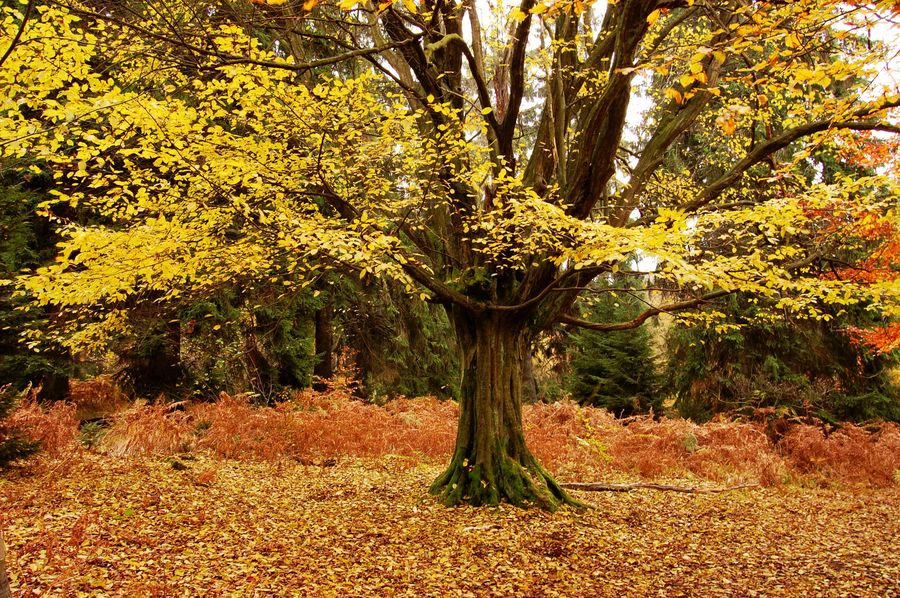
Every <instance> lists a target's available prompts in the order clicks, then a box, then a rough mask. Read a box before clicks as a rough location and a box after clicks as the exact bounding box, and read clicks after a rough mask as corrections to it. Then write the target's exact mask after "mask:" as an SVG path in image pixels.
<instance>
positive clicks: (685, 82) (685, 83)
mask: <svg viewBox="0 0 900 598" xmlns="http://www.w3.org/2000/svg"><path fill="white" fill-rule="evenodd" d="M694 80H695V79H694V77H693V76H692V75H688V74H687V73H685V74H684V75H682V76H681V77H679V78H678V82H679V83H681V86H682V87H684V88H685V89H687V88H688V87H690V86H691V84H692V83H693V82H694Z"/></svg>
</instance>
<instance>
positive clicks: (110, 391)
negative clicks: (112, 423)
mask: <svg viewBox="0 0 900 598" xmlns="http://www.w3.org/2000/svg"><path fill="white" fill-rule="evenodd" d="M69 401H70V402H71V403H73V404H74V405H75V407H76V409H77V415H78V419H79V420H80V421H84V420H88V419H94V418H97V417H105V416H107V415H110V414H112V413H116V412H117V411H120V410H122V409H124V408H125V407H126V406H127V405H128V397H127V396H126V394H125V393H124V392H123V391H122V389H121V388H119V385H118V384H116V382H115V381H114V380H113V378H112V376H97V377H96V378H91V379H90V380H71V381H70V382H69Z"/></svg>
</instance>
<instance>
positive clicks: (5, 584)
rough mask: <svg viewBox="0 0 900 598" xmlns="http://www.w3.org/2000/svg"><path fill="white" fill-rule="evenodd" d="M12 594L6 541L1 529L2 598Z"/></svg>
mask: <svg viewBox="0 0 900 598" xmlns="http://www.w3.org/2000/svg"><path fill="white" fill-rule="evenodd" d="M11 596H12V590H11V589H10V587H9V575H7V573H6V542H4V540H3V532H2V531H0V598H11Z"/></svg>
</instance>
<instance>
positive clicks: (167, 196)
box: [0, 0, 900, 508]
mask: <svg viewBox="0 0 900 598" xmlns="http://www.w3.org/2000/svg"><path fill="white" fill-rule="evenodd" d="M141 7H142V8H141V10H132V11H131V12H130V13H128V14H125V15H124V16H119V15H118V14H108V13H104V12H102V11H100V12H96V11H94V10H92V9H91V8H90V7H85V6H81V5H74V6H72V7H70V9H67V11H66V10H64V11H62V12H56V11H45V12H44V13H43V16H42V19H41V21H40V22H39V23H37V22H36V23H35V24H34V25H33V26H32V27H30V28H29V29H28V30H27V31H26V33H25V36H24V37H23V39H24V41H23V43H22V44H20V45H19V46H18V47H17V48H16V49H15V51H14V52H13V53H12V55H11V57H10V59H9V60H8V61H7V63H5V64H4V66H3V70H2V72H0V77H2V81H3V83H4V85H5V90H6V91H5V92H4V96H3V102H2V104H0V130H3V131H5V134H4V139H3V140H2V141H0V144H2V147H3V151H4V153H5V154H7V155H31V154H38V155H41V156H46V159H47V160H48V161H50V162H52V163H53V164H54V165H55V167H56V169H57V172H58V176H59V177H60V181H61V182H62V184H63V189H62V190H61V194H60V195H59V196H58V197H57V198H56V199H55V200H54V202H53V203H56V204H62V205H79V206H87V207H90V208H92V209H93V210H95V211H96V212H97V213H99V214H102V215H103V216H104V218H105V221H104V222H103V223H102V224H99V225H93V226H85V225H83V224H78V223H74V222H64V223H63V224H65V227H64V231H65V233H66V239H65V243H64V246H63V247H62V250H61V254H60V256H59V258H58V261H57V262H56V263H55V264H53V265H52V266H50V267H46V268H43V269H39V270H38V271H36V272H35V273H34V275H32V276H30V277H26V278H24V279H23V281H22V284H23V287H24V288H25V289H27V290H28V291H29V292H31V293H33V294H34V295H35V296H36V298H37V299H36V300H37V301H38V302H39V303H43V304H53V305H55V306H59V307H62V308H65V310H66V311H67V313H70V314H72V315H73V317H75V314H79V317H81V318H82V321H81V322H79V326H77V327H72V326H71V325H70V327H69V328H68V329H66V328H65V327H64V328H62V329H58V330H55V331H51V332H52V335H51V337H50V338H49V339H48V340H52V336H53V335H55V336H56V337H58V338H59V339H60V340H62V341H64V342H66V343H68V344H69V345H75V346H79V345H81V346H83V345H92V344H93V345H98V344H101V343H102V342H103V341H104V340H105V338H106V336H107V335H108V334H109V333H110V332H114V333H120V332H121V329H122V328H123V327H125V326H127V321H126V320H127V318H125V317H124V314H125V313H126V312H127V310H128V309H129V307H128V305H129V304H128V301H129V299H130V298H133V297H136V296H137V297H150V296H152V297H154V299H153V300H159V301H172V300H176V299H177V298H178V296H179V295H180V294H182V293H185V292H188V291H189V292H191V293H203V292H208V290H209V289H213V288H216V287H218V286H221V285H226V284H229V283H230V282H231V281H232V280H233V279H235V278H236V277H238V276H239V277H241V278H242V279H245V280H246V279H250V280H257V281H270V282H274V283H279V282H281V283H284V284H286V285H288V286H296V287H299V288H303V287H304V286H308V285H309V284H312V281H313V280H314V279H315V277H316V276H317V275H318V273H319V272H321V271H322V270H325V269H335V270H338V271H341V272H343V273H344V274H345V275H353V276H359V277H366V276H370V275H377V276H383V277H388V278H391V279H393V280H395V281H396V282H397V284H400V285H401V286H403V287H405V288H406V290H407V291H408V292H410V293H414V294H416V295H417V296H419V297H420V298H421V299H422V300H426V301H430V302H434V303H438V304H440V305H442V306H444V308H445V309H446V312H447V314H448V317H449V320H450V321H451V322H452V325H453V328H454V330H455V333H456V343H457V345H458V346H459V348H460V355H461V357H460V368H461V371H462V384H461V390H460V420H459V431H458V437H457V446H456V449H455V451H454V455H453V458H452V459H451V464H450V466H449V467H448V469H447V471H446V472H445V473H444V474H443V475H442V476H440V477H439V479H438V480H437V481H436V482H435V484H434V485H433V487H432V491H433V492H435V493H436V494H439V495H440V496H441V499H442V500H443V501H444V502H445V503H448V504H454V503H458V502H461V501H469V502H471V503H473V504H484V503H488V504H494V503H496V502H498V501H499V500H500V499H506V500H509V501H511V502H513V503H515V504H533V503H536V504H540V505H542V506H545V507H548V508H553V507H555V506H557V505H558V504H560V502H565V501H567V500H568V497H567V496H566V494H565V493H564V492H563V490H562V489H561V488H560V487H559V486H558V485H557V484H556V483H555V482H554V481H553V479H552V477H551V476H550V475H549V474H548V473H547V472H546V471H545V470H544V469H543V468H542V467H541V466H540V464H538V463H537V461H536V460H535V459H534V457H533V456H532V455H531V453H530V451H529V450H528V448H527V446H526V445H525V441H524V435H523V433H522V422H521V402H522V396H523V382H522V380H523V369H524V368H525V365H526V364H527V363H528V360H529V358H530V351H531V346H532V339H533V338H534V335H535V334H536V333H538V332H539V331H541V330H544V329H546V328H547V327H549V326H551V325H553V324H554V323H556V322H564V323H568V324H571V325H579V326H583V327H586V328H589V329H594V330H598V331H615V330H623V329H629V328H633V327H637V326H639V325H641V324H642V323H643V322H645V321H646V320H647V319H648V318H650V317H652V316H654V315H656V314H659V313H662V312H664V311H667V312H672V311H680V310H685V309H691V308H695V307H698V306H702V305H705V304H708V303H709V302H710V301H713V300H716V299H718V298H721V297H723V296H725V295H727V294H730V293H732V292H735V291H742V292H745V293H750V294H754V295H759V296H762V297H765V298H768V299H770V300H772V302H773V306H774V307H775V308H777V309H780V310H789V311H792V312H794V313H798V314H800V313H802V314H803V315H804V316H805V317H812V318H818V317H823V318H824V317H825V316H827V315H828V314H827V313H826V311H824V310H823V305H825V304H828V303H832V304H834V303H858V302H860V301H865V302H867V305H868V306H870V307H871V308H872V309H874V310H881V311H883V312H885V313H888V314H890V313H892V312H893V311H896V304H897V301H896V299H897V289H896V287H895V286H891V285H890V284H886V283H874V284H866V285H862V284H854V282H853V281H848V280H844V279H841V280H837V279H827V278H823V277H822V276H821V275H820V270H819V268H818V266H819V265H820V264H821V263H822V261H823V260H827V259H829V258H830V257H831V256H833V255H835V254H839V253H840V250H841V248H842V243H843V237H842V235H841V234H839V233H838V232H837V231H834V232H833V233H831V234H817V231H820V230H825V229H827V226H828V218H827V217H826V216H825V215H826V214H833V213H836V212H841V213H846V214H850V215H853V214H859V213H861V212H863V211H864V212H869V213H872V212H875V213H881V212H883V211H884V209H885V208H884V207H885V205H886V204H888V203H890V198H892V197H896V188H895V187H892V186H891V183H890V182H889V181H882V180H880V179H877V177H875V178H873V177H846V178H843V177H842V178H841V179H840V180H836V181H817V182H814V183H813V184H811V185H807V186H804V187H801V186H800V185H796V184H791V181H794V180H796V176H797V175H796V172H797V169H798V168H799V165H798V163H797V159H799V158H797V159H793V160H790V161H782V160H780V159H779V158H778V153H779V152H781V151H782V150H785V149H786V148H790V151H789V155H791V156H795V157H800V156H803V155H805V154H808V153H809V152H811V151H813V150H814V149H815V148H819V147H821V146H822V145H823V144H829V143H833V142H834V139H836V138H840V137H841V135H842V134H843V132H846V131H856V130H864V131H871V130H882V131H889V132H895V131H896V130H897V128H896V127H895V126H894V125H893V124H891V123H890V122H889V121H888V120H886V110H887V109H889V108H891V107H894V106H897V105H898V104H900V96H898V95H897V94H896V90H885V93H884V94H881V95H878V96H877V97H873V96H863V95H862V93H861V92H862V90H861V89H860V90H859V92H860V93H850V94H848V93H847V89H846V86H847V85H854V83H853V81H856V80H871V79H872V78H873V77H874V75H875V71H874V69H875V68H877V65H880V64H882V63H883V62H884V60H886V58H885V54H884V51H885V49H884V47H883V46H882V45H880V44H879V43H877V42H876V41H874V40H873V41H871V43H869V40H866V43H865V44H859V43H858V42H857V41H854V40H855V39H857V38H854V37H853V35H851V34H850V33H847V32H858V31H862V30H865V29H866V28H867V27H869V25H870V23H871V22H872V21H873V20H878V19H879V18H880V17H879V11H884V10H888V9H890V8H893V5H892V4H891V3H886V2H882V3H867V4H865V5H853V6H851V5H847V4H845V3H841V2H837V1H832V0H817V1H812V0H803V1H800V2H792V3H777V2H750V3H744V2H733V3H732V2H726V3H720V2H716V3H704V2H695V1H691V0H684V1H679V0H620V1H619V2H615V3H596V4H590V3H583V2H580V1H572V2H568V1H565V2H563V1H561V2H549V1H545V2H536V1H535V0H522V2H521V3H519V4H512V5H509V6H506V5H504V7H503V9H502V10H501V11H500V13H499V14H501V15H504V16H505V19H504V20H505V22H500V21H484V20H483V19H482V18H481V15H480V14H479V11H478V7H477V6H476V5H475V3H472V2H449V1H443V0H442V1H437V2H432V1H430V0H426V2H424V3H423V4H422V5H421V6H420V5H417V4H415V3H398V4H393V3H384V4H382V5H380V6H370V5H366V4H363V5H358V6H357V5H356V4H351V3H349V2H342V3H340V4H339V5H338V6H334V5H330V4H327V3H317V2H315V1H314V0H313V1H310V2H306V3H305V4H303V6H302V10H301V9H298V8H297V6H296V5H293V4H286V5H284V7H283V8H282V7H278V6H276V7H259V9H258V10H257V9H252V10H250V22H249V23H248V22H240V21H241V20H242V19H243V18H244V17H243V16H241V17H240V18H238V17H237V16H234V15H233V11H232V12H229V11H228V10H225V9H224V8H223V7H220V6H219V5H217V4H216V5H204V6H202V7H200V6H199V5H196V4H192V3H184V4H182V3H172V4H169V3H162V4H153V3H146V4H142V5H141ZM198 8H202V9H198ZM310 10H312V12H311V13H310V14H309V15H307V12H306V11H310ZM241 14H242V15H243V14H244V12H243V11H242V12H241ZM76 15H77V17H76ZM78 19H82V20H80V21H79V20H78ZM325 23H328V25H327V26H325V25H324V24H325ZM15 24H16V17H15V15H12V18H11V19H8V20H7V22H6V25H4V27H5V30H6V31H7V39H8V38H9V37H11V36H12V35H13V31H14V30H15ZM315 24H322V26H321V27H320V26H318V25H315ZM313 25H315V26H313ZM260 30H263V31H266V32H267V36H260V35H259V34H258V32H259V31H260ZM289 35H296V36H300V37H303V36H306V37H317V38H318V39H319V40H320V42H321V43H322V44H323V47H325V48H327V51H324V50H323V53H322V54H321V56H323V57H322V58H314V59H310V60H307V61H306V62H300V61H298V60H297V59H296V58H295V57H288V56H286V55H285V52H283V51H282V49H283V47H284V45H283V44H285V43H287V41H286V40H287V37H288V36H289ZM467 39H469V40H471V41H470V42H467V41H466V40H467ZM823 39H825V40H830V39H835V40H839V41H841V44H842V45H841V47H837V48H835V47H832V46H831V45H829V44H827V43H826V44H824V45H823V43H822V40H823ZM260 40H262V41H260ZM98 48H103V53H102V54H100V53H99V52H98ZM819 48H822V52H824V54H825V55H827V56H828V58H827V59H821V58H820V55H821V52H820V53H816V52H812V51H811V50H812V49H819ZM113 50H115V51H113ZM850 50H853V51H854V53H855V55H856V56H858V57H854V55H853V54H851V52H850ZM857 51H858V52H857ZM835 52H840V56H841V58H840V60H832V59H831V56H832V54H834V53H835ZM47 56H60V57H62V61H63V63H64V64H65V65H66V68H64V69H60V68H59V67H58V66H57V63H56V62H52V61H48V60H47V59H46V57H47ZM111 56H115V57H116V59H115V62H112V61H111V59H110V57H111ZM738 57H739V60H738V59H737V58H738ZM338 64H341V66H340V67H337V66H335V65H338ZM873 65H874V66H873ZM326 71H328V73H327V76H326V75H325V74H324V73H325V72H326ZM649 72H655V73H659V74H663V73H668V74H671V75H673V76H677V82H676V83H675V84H674V85H672V86H670V87H667V88H665V89H664V90H663V91H662V93H661V94H658V95H656V96H652V100H653V101H654V102H655V104H656V107H657V108H656V109H655V110H654V112H653V114H654V117H653V119H652V122H653V125H652V130H651V132H650V133H649V134H648V135H647V136H646V137H645V139H644V140H643V141H642V142H641V143H640V144H639V145H640V147H637V148H634V147H632V146H629V147H622V143H621V142H622V135H623V131H624V129H625V127H626V123H627V116H628V113H629V102H630V100H631V98H632V96H633V95H634V94H635V93H636V80H637V78H638V77H639V76H641V75H642V74H643V73H649ZM313 74H315V75H318V76H311V75H313ZM356 75H358V76H356ZM838 83H841V86H840V87H841V88H840V89H838V88H837V86H838ZM530 94H533V95H530ZM761 96H762V97H771V98H777V101H772V100H770V101H764V100H763V99H762V98H761ZM535 104H536V105H537V106H539V109H538V110H537V112H538V113H539V116H537V115H534V116H535V117H534V118H532V115H531V114H530V113H528V112H527V111H523V106H526V105H535ZM698 119H707V120H708V119H712V121H713V122H716V123H719V127H718V133H716V135H717V138H718V139H721V140H723V141H724V143H723V146H725V147H727V148H728V152H727V153H723V154H722V155H721V156H719V157H718V160H719V162H720V163H719V165H718V167H717V169H716V170H714V171H710V174H709V175H708V176H707V177H705V178H704V179H702V180H699V181H698V180H691V178H690V177H686V176H682V174H683V173H678V172H672V171H671V170H670V169H668V168H666V166H665V165H664V162H665V156H666V154H667V152H668V150H669V148H671V147H672V145H673V143H674V142H675V141H676V140H677V139H678V138H679V137H680V136H681V135H682V134H684V133H685V131H687V129H688V128H689V127H690V126H691V125H692V124H693V123H694V122H697V121H698ZM749 123H759V124H758V125H753V126H751V125H750V124H749ZM708 130H709V131H713V130H714V129H712V128H709V129H708ZM768 181H775V182H776V183H778V184H763V185H761V183H767V182H768ZM781 182H785V183H784V184H780V183H781ZM876 187H877V188H878V189H880V190H883V189H887V190H888V194H887V195H885V194H884V193H881V192H879V193H878V194H873V193H871V192H869V191H868V190H869V189H873V188H876ZM635 252H641V253H642V254H643V255H646V256H652V257H653V258H654V260H655V262H656V263H657V264H658V267H657V268H655V269H654V270H653V271H652V272H651V271H648V272H644V273H641V275H643V276H646V277H651V276H652V277H653V278H654V280H655V281H656V283H657V284H662V283H665V285H666V286H667V288H672V289H673V292H674V293H675V294H676V295H677V297H675V298H673V300H672V302H670V303H667V304H665V305H658V306H654V307H652V308H648V309H647V310H645V311H643V312H642V313H641V314H639V315H637V316H636V317H634V318H631V319H630V320H627V321H619V322H606V323H595V322H590V321H586V320H580V319H577V318H574V317H572V316H570V315H567V314H570V313H572V307H573V305H574V304H575V302H576V301H577V300H578V298H579V296H580V295H581V294H582V293H583V291H584V290H585V289H586V288H588V287H589V284H590V282H591V281H592V280H594V279H595V278H596V277H598V276H603V275H607V274H609V273H614V272H617V271H620V270H622V269H623V266H624V264H625V263H626V260H627V259H628V257H629V256H631V255H634V254H635ZM701 313H707V314H708V313H710V312H701ZM70 322H71V321H70ZM32 340H34V341H36V340H38V339H37V338H33V339H32Z"/></svg>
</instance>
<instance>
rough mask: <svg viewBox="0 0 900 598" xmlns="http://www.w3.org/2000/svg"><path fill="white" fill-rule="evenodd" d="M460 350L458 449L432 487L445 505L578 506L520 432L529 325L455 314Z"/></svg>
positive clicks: (499, 318)
mask: <svg viewBox="0 0 900 598" xmlns="http://www.w3.org/2000/svg"><path fill="white" fill-rule="evenodd" d="M454 320H455V324H456V328H457V335H458V339H459V342H460V346H461V349H462V353H463V354H462V360H461V364H462V367H463V383H462V397H461V400H460V412H459V426H458V429H457V436H456V448H455V450H454V453H453V458H452V460H451V461H450V465H449V466H448V467H447V469H446V470H445V471H444V473H442V474H441V475H440V476H439V477H438V478H437V479H436V480H435V481H434V483H433V484H432V486H431V493H432V494H435V495H437V496H438V497H439V500H440V501H441V502H442V503H443V504H445V505H458V504H462V503H468V504H472V505H496V504H498V503H500V502H501V501H505V502H508V503H510V504H513V505H517V506H522V507H528V506H538V507H540V508H544V509H548V510H555V509H557V508H558V507H559V506H560V505H563V504H571V505H577V504H578V503H577V501H575V500H573V499H572V498H570V497H569V496H568V494H567V493H566V492H565V491H564V490H563V489H562V488H561V487H560V486H559V485H558V484H557V483H556V482H555V481H554V479H553V477H552V476H551V475H550V474H549V473H548V472H547V471H546V470H545V469H544V468H543V467H541V465H540V464H539V463H538V462H537V460H536V459H535V458H534V456H533V455H532V454H531V452H530V451H529V450H528V447H527V446H526V445H525V434H524V432H523V429H522V398H523V396H524V392H523V391H524V387H523V373H524V370H523V368H524V366H525V363H526V360H527V351H528V350H529V349H530V345H529V342H528V341H529V338H528V335H527V329H526V327H525V326H524V323H522V322H520V321H516V320H514V319H511V318H505V317H503V316H501V315H499V314H487V315H482V316H473V315H471V314H455V317H454Z"/></svg>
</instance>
